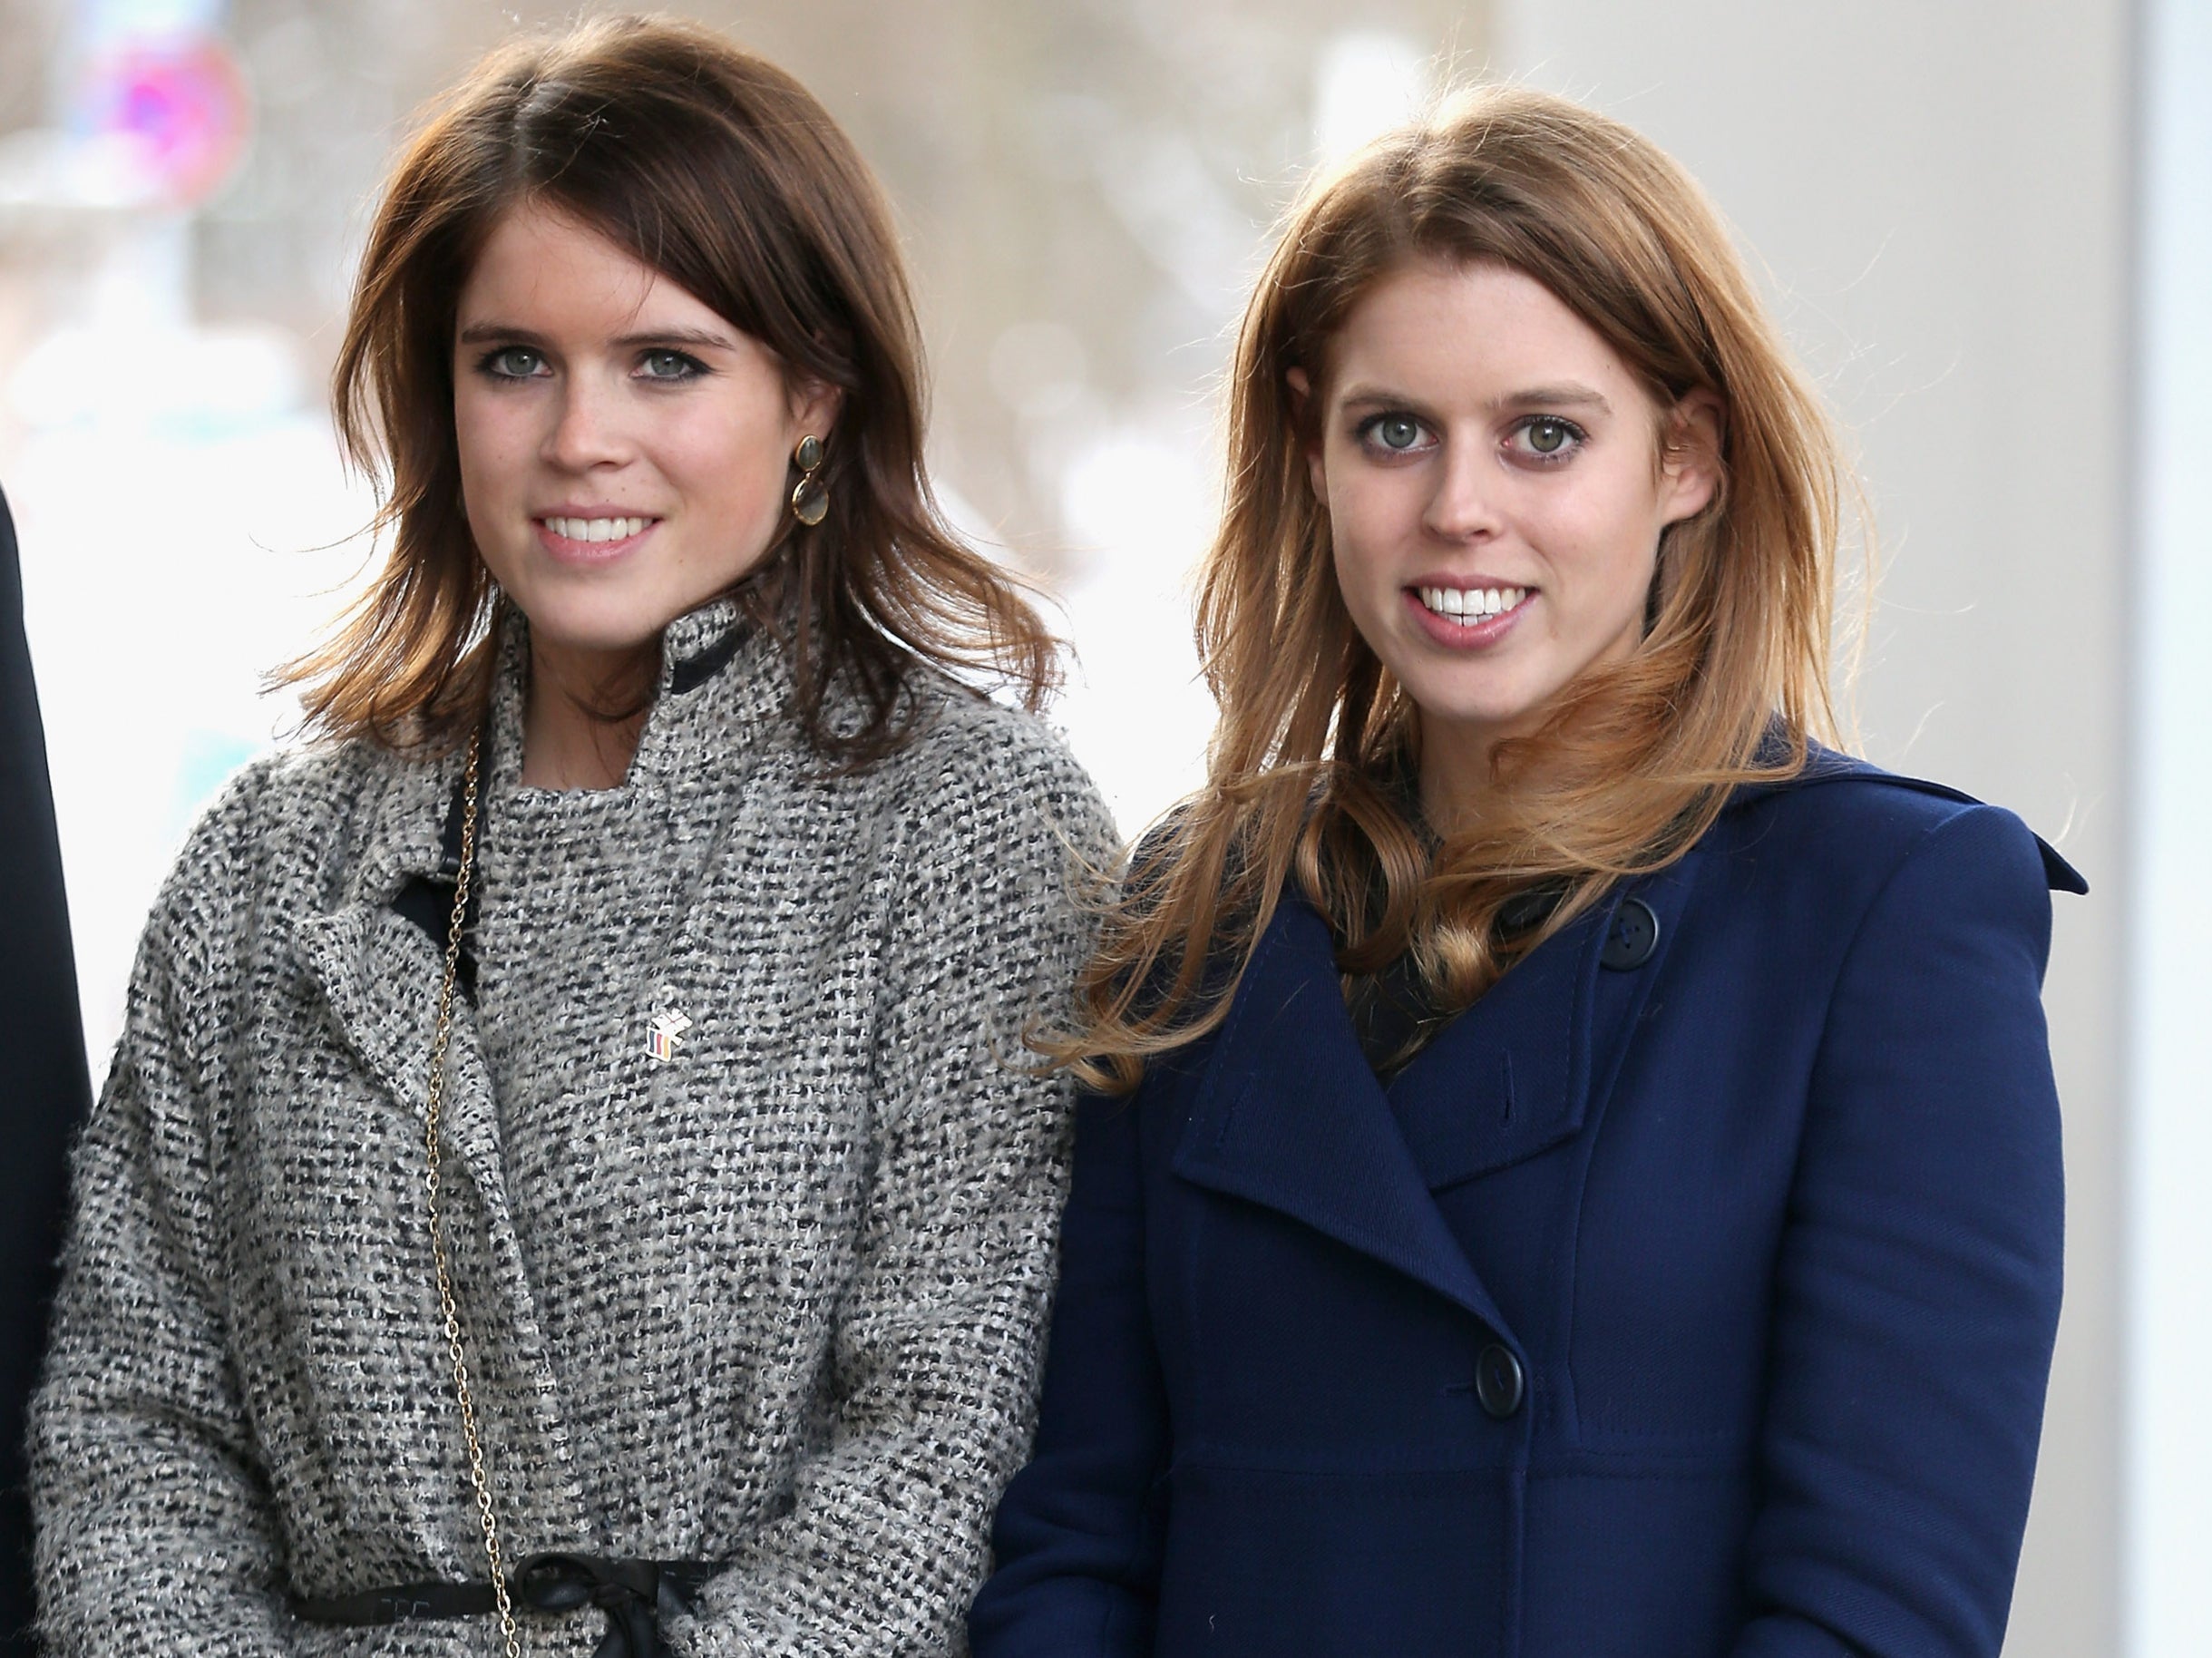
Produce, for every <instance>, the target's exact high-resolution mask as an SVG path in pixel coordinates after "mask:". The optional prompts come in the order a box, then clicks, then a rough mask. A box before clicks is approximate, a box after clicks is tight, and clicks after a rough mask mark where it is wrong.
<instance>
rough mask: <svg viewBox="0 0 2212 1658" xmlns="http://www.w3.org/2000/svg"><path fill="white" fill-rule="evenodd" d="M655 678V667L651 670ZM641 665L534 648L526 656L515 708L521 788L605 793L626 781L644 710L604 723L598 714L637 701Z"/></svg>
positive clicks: (641, 690) (641, 692) (642, 689)
mask: <svg viewBox="0 0 2212 1658" xmlns="http://www.w3.org/2000/svg"><path fill="white" fill-rule="evenodd" d="M655 670H656V671H657V664H656V665H655ZM642 679H643V674H642V672H641V665H640V664H638V663H637V662H635V661H632V660H629V659H627V658H626V659H624V660H622V661H620V662H616V663H609V662H605V661H571V660H569V659H566V658H564V657H562V656H560V655H559V654H552V653H548V652H546V651H544V650H541V649H539V648H538V647H537V645H536V643H535V642H534V641H533V642H532V644H531V657H530V692H529V696H528V697H527V699H526V700H525V701H524V703H523V708H522V783H523V785H525V786H526V787H530V788H542V789H611V788H615V787H617V786H619V785H620V784H621V782H622V780H623V779H624V778H625V777H627V776H628V775H629V763H630V761H631V759H632V758H633V757H635V756H636V755H637V752H638V736H640V735H641V734H642V733H643V732H644V730H645V711H644V710H642V709H641V710H640V711H638V713H636V714H632V715H629V716H628V717H623V718H616V719H609V718H608V717H606V714H605V710H607V709H609V708H627V707H629V706H630V705H632V704H634V703H637V702H638V701H640V700H641V699H642V698H643V697H644V694H645V690H646V687H645V685H644V684H643V683H641V681H642Z"/></svg>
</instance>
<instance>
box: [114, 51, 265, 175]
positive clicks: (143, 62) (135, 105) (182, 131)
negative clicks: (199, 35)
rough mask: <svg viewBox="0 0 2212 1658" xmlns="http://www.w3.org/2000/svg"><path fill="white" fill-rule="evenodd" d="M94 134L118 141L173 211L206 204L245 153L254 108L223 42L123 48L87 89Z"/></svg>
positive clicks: (234, 62) (241, 75)
mask: <svg viewBox="0 0 2212 1658" xmlns="http://www.w3.org/2000/svg"><path fill="white" fill-rule="evenodd" d="M84 113H85V115H86V117H87V118H88V124H89V125H90V127H91V129H92V132H93V134H95V135H97V136H102V137H115V138H121V139H122V140H123V141H125V142H126V143H127V145H128V147H129V149H130V151H131V153H132V155H133V156H134V157H135V158H136V161H137V163H138V165H139V167H140V169H141V171H142V176H143V179H144V182H145V184H146V187H147V189H148V190H149V192H150V193H151V194H152V195H154V196H156V197H158V198H159V199H160V200H162V201H164V202H166V203H167V204H169V205H171V206H173V207H191V206H195V205H197V204H198V203H200V202H201V201H204V200H207V199H208V197H210V195H212V194H213V193H214V192H215V190H217V189H218V188H219V186H220V185H221V184H222V183H223V181H224V180H226V179H228V178H229V176H230V172H231V171H232V169H233V168H234V167H236V165H237V164H238V161H239V157H240V155H241V154H242V153H243V152H244V151H245V148H246V140H247V136H248V132H249V131H250V130H251V126H252V103H251V100H250V98H249V96H248V92H247V85H246V77H245V74H244V73H243V72H241V70H240V69H239V64H238V61H237V59H235V58H234V57H233V56H232V55H231V54H230V52H229V49H228V48H227V47H225V46H224V45H223V44H222V43H221V42H219V41H215V40H206V39H200V40H190V41H181V42H176V43H163V44H159V45H136V46H130V47H126V48H124V49H123V50H122V51H119V52H116V53H113V54H109V55H107V56H105V57H103V58H102V59H101V60H100V61H99V62H98V63H96V64H95V65H94V66H93V72H92V76H91V79H90V83H89V84H88V85H87V87H86V96H85V102H84Z"/></svg>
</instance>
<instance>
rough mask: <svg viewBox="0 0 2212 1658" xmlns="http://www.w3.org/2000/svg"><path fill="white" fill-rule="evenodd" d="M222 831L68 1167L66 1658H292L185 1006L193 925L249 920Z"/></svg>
mask: <svg viewBox="0 0 2212 1658" xmlns="http://www.w3.org/2000/svg"><path fill="white" fill-rule="evenodd" d="M242 793H243V791H242V790H234V792H233V794H232V796H231V797H230V800H229V802H228V803H227V805H228V806H230V807H236V806H237V805H239V799H240V795H242ZM232 816H233V814H230V813H228V812H226V809H225V808H224V807H219V808H218V809H217V811H216V812H215V813H214V814H210V819H209V821H208V823H207V824H204V825H203V826H202V828H201V830H200V833H199V834H197V835H196V836H195V837H194V844H193V846H192V847H191V848H188V850H187V851H186V853H185V855H184V856H183V858H182V859H180V862H179V864H178V869H177V873H175V874H174V875H172V876H171V881H170V884H169V889H168V890H167V891H166V892H164V894H163V897H162V900H161V903H160V904H158V905H157V906H156V909H155V912H154V917H153V920H152V922H151V923H150V924H149V926H148V928H147V932H146V938H145V941H144V943H143V944H142V945H141V950H140V952H139V960H138V966H137V969H136V971H135V972H134V974H133V976H132V985H131V991H130V1000H129V1004H128V1011H127V1015H126V1019H125V1024H124V1029H123V1035H122V1042H121V1044H120V1046H119V1047H118V1048H117V1049H116V1054H115V1061H114V1066H113V1068H112V1070H111V1072H110V1073H109V1077H108V1081H107V1086H106V1087H105V1088H104V1089H103V1090H102V1094H101V1097H100V1101H99V1104H98V1105H97V1106H96V1107H94V1109H93V1116H92V1118H91V1120H90V1122H89V1123H88V1124H87V1126H86V1128H85V1132H84V1136H83V1138H82V1140H80V1142H79V1143H78V1146H77V1150H76V1155H75V1160H74V1165H73V1214H72V1216H71V1222H70V1228H69V1236H68V1242H67V1244H66V1246H65V1247H64V1250H63V1270H62V1282H61V1288H60V1291H59V1292H58V1294H57V1296H56V1299H55V1302H54V1327H53V1336H52V1343H51V1346H50V1348H49V1351H48V1356H47V1362H46V1372H45V1380H44V1383H43V1384H42V1386H41V1388H40V1390H39V1394H38V1397H37V1400H36V1401H35V1403H34V1408H33V1415H32V1434H31V1468H32V1499H33V1506H34V1511H35V1516H36V1521H37V1532H38V1536H37V1567H38V1580H39V1590H40V1600H41V1625H42V1628H43V1630H44V1636H45V1640H46V1642H47V1646H48V1650H49V1651H50V1652H52V1653H54V1654H55V1655H56V1658H76V1655H77V1654H83V1658H112V1654H115V1653H223V1654H238V1655H240V1658H244V1655H248V1654H250V1655H253V1658H263V1655H274V1654H278V1653H283V1652H284V1651H285V1650H286V1643H285V1638H284V1634H283V1631H284V1628H285V1626H286V1624H287V1618H286V1616H285V1614H284V1613H283V1610H282V1603H281V1600H280V1598H279V1596H280V1585H281V1581H282V1551H281V1548H280V1546H279V1544H278V1538H277V1536H276V1530H275V1526H274V1524H273V1519H272V1516H271V1512H270V1504H269V1499H268V1492H267V1488H266V1487H265V1485H264V1484H263V1482H262V1480H261V1478H260V1476H259V1472H258V1462H257V1459H256V1455H255V1450H254V1444H253V1437H252V1433H251V1430H250V1429H249V1428H248V1424H247V1420H246V1415H245V1410H244V1408H243V1406H242V1404H241V1402H240V1400H239V1392H238V1386H237V1380H236V1376H235V1373H234V1372H233V1370H232V1368H231V1365H230V1361H229V1349H228V1346H227V1338H226V1334H225V1329H224V1322H223V1318H222V1314H221V1311H220V1307H221V1293H220V1283H221V1267H220V1263H221V1259H222V1250H221V1247H220V1243H219V1238H218V1233H219V1227H220V1205H219V1203H218V1202H217V1201H216V1199H215V1197H214V1195H213V1194H212V1192H211V1190H210V1185H211V1174H212V1171H211V1167H210V1163H211V1156H210V1143H209V1123H208V1113H207V1101H208V1095H207V1092H206V1088H207V1085H208V1081H209V1079H208V1078H207V1077H205V1076H204V1075H202V1074H200V1072H199V1071H198V1070H197V1068H196V1067H195V1064H194V1062H193V1061H192V1060H191V1059H190V1058H188V1057H187V1055H188V1054H190V1053H191V1052H193V1051H194V1050H195V1049H197V1050H198V1051H200V1052H203V1053H204V1052H205V1051H207V1050H206V1049H205V1048H199V1045H198V1044H196V1043H195V1042H193V1041H191V1040H190V1039H189V1033H188V1027H189V1026H190V1024H191V1022H192V1021H191V1019H190V1015H189V1013H188V1012H187V1009H186V1003H187V1001H188V1000H189V998H190V995H191V994H192V992H193V991H194V990H197V991H199V992H200V993H202V994H204V993H205V992H206V991H207V990H208V980H210V977H211V976H212V974H211V970H210V951H207V950H206V949H204V948H203V947H202V946H201V945H200V944H199V943H196V942H195V941H194V934H195V932H196V931H199V930H198V929H196V928H195V926H194V925H193V922H194V921H195V920H196V919H200V918H210V917H225V918H235V916H236V915H237V914H238V913H239V912H240V911H239V909H238V908H235V907H234V908H229V909H226V905H239V904H242V902H243V897H242V895H240V894H233V893H230V892H228V889H229V887H230V886H231V884H232V883H231V882H229V880H227V879H226V876H227V875H228V874H229V872H231V871H235V870H237V869H238V868H239V867H240V866H241V864H243V863H246V860H245V859H243V858H242V857H240V856H238V855H235V848H233V847H231V846H229V844H226V841H227V838H228V837H227V836H226V835H225V834H224V826H225V824H226V822H227V821H229V820H230V818H231V817H232ZM188 987H190V988H189V989H188ZM203 1034H204V1033H203Z"/></svg>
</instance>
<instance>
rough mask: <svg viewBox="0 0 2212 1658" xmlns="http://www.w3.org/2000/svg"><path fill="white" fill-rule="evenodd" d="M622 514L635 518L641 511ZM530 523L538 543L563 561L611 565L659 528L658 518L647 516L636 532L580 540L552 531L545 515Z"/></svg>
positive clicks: (581, 514)
mask: <svg viewBox="0 0 2212 1658" xmlns="http://www.w3.org/2000/svg"><path fill="white" fill-rule="evenodd" d="M549 516H551V517H557V518H558V517H574V518H583V517H589V516H591V515H590V514H588V513H581V512H576V513H552V514H549ZM609 516H611V514H610V515H609ZM624 516H626V517H630V518H636V517H639V516H641V514H638V513H635V512H632V513H626V514H624ZM530 522H531V528H532V529H533V530H535V531H536V532H538V544H539V545H540V546H541V547H543V548H544V549H545V550H546V551H548V552H550V553H551V554H552V556H553V557H554V558H556V559H558V560H560V561H561V562H562V563H564V564H586V565H589V564H610V563H612V562H613V561H615V560H617V559H619V558H620V557H621V556H622V555H623V554H624V553H626V552H628V551H629V550H630V549H631V548H633V547H635V546H637V545H638V542H640V541H644V540H645V538H646V537H647V536H648V535H650V534H652V533H653V532H654V531H656V530H658V528H659V527H660V520H659V519H658V518H648V519H647V520H646V524H645V528H644V529H642V530H640V531H638V533H637V534H635V535H625V536H619V537H617V538H616V539H615V540H612V541H578V540H576V539H575V538H574V537H573V536H567V535H557V534H555V533H554V532H553V527H552V525H551V524H550V523H549V522H546V520H545V519H544V518H533V519H531V521H530Z"/></svg>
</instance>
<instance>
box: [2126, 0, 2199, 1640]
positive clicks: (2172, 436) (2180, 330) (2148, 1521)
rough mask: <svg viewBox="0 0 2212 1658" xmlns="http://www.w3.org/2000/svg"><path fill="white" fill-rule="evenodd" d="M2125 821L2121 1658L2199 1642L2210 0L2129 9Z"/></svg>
mask: <svg viewBox="0 0 2212 1658" xmlns="http://www.w3.org/2000/svg"><path fill="white" fill-rule="evenodd" d="M2142 70H2143V73H2142V93H2141V97H2142V112H2141V117H2140V123H2139V131H2140V132H2141V135H2142V146H2143V160H2142V183H2141V188H2140V191H2139V197H2138V200H2139V203H2140V219H2141V229H2140V246H2141V249H2142V269H2141V272H2140V276H2139V280H2138V282H2137V286H2136V293H2137V295H2138V313H2137V314H2138V319H2139V320H2138V330H2137V349H2136V364H2137V373H2138V375H2139V398H2138V404H2137V409H2138V415H2137V419H2136V423H2135V431H2136V438H2137V442H2136V459H2137V464H2138V467H2139V473H2138V483H2139V496H2138V500H2139V508H2138V513H2137V518H2136V529H2137V541H2136V546H2137V549H2138V551H2137V563H2136V570H2135V594H2136V645H2135V650H2134V653H2133V657H2134V668H2135V682H2134V689H2135V697H2136V707H2137V710H2138V717H2137V720H2136V727H2135V728H2136V736H2137V741H2136V748H2135V756H2134V757H2135V776H2134V787H2133V798H2134V811H2133V814H2132V817H2133V825H2132V826H2133V830H2134V833H2133V834H2132V836H2131V837H2130V852H2131V863H2132V865H2133V867H2132V871H2131V877H2132V879H2131V882H2130V886H2131V892H2130V897H2131V900H2132V907H2133V914H2132V918H2131V919H2132V922H2133V926H2132V931H2133V940H2132V944H2133V948H2132V949H2131V950H2130V951H2129V955H2130V963H2129V966H2130V970H2129V975H2128V978H2127V980H2126V984H2127V987H2128V990H2129V995H2128V1009H2129V1081H2130V1083H2131V1088H2130V1095H2131V1103H2132V1106H2133V1113H2132V1115H2133V1117H2134V1122H2133V1125H2132V1127H2133V1134H2132V1140H2133V1153H2134V1156H2133V1161H2132V1169H2131V1174H2132V1179H2131V1183H2130V1196H2131V1198H2132V1201H2131V1203H2130V1204H2129V1211H2130V1213H2129V1223H2130V1224H2129V1234H2128V1236H2129V1261H2130V1263H2131V1268H2132V1270H2131V1272H2130V1274H2129V1277H2130V1284H2129V1292H2130V1293H2129V1314H2130V1317H2129V1338H2130V1339H2129V1344H2128V1354H2129V1366H2128V1400H2129V1410H2128V1424H2129V1446H2128V1451H2129V1460H2128V1468H2129V1487H2130V1488H2129V1504H2128V1524H2127V1526H2126V1528H2125V1531H2124V1534H2123V1535H2124V1538H2125V1542H2126V1545H2127V1556H2126V1558H2127V1569H2126V1575H2125V1578H2124V1580H2123V1581H2124V1585H2125V1595H2126V1600H2125V1605H2126V1614H2127V1634H2128V1641H2127V1645H2126V1651H2127V1652H2128V1653H2129V1654H2130V1655H2131V1658H2192V1655H2195V1654H2201V1653H2212V1585H2207V1581H2206V1572H2207V1567H2208V1566H2212V1412H2208V1411H2207V1409H2206V1403H2205V1378H2206V1377H2207V1375H2212V1202H2207V1194H2206V1191H2205V1181H2206V1176H2207V1174H2212V1110H2207V1106H2212V1081H2208V1080H2207V1078H2212V887H2207V883H2206V878H2205V871H2204V867H2203V865H2204V855H2205V853H2206V850H2207V841H2208V837H2207V824H2212V772H2207V762H2208V761H2212V649H2207V640H2206V622H2207V619H2208V618H2212V464H2207V456H2208V455H2212V5H2207V3H2206V0H2149V4H2147V5H2145V6H2144V8H2143V49H2142Z"/></svg>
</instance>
